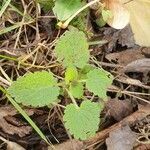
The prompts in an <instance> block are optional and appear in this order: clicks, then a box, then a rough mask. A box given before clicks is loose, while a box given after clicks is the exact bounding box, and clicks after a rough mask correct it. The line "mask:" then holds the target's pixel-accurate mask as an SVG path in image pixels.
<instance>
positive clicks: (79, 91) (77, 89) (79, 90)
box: [69, 83, 84, 99]
mask: <svg viewBox="0 0 150 150" xmlns="http://www.w3.org/2000/svg"><path fill="white" fill-rule="evenodd" d="M83 89H84V86H83V84H82V83H72V84H71V85H70V88H69V91H70V92H71V94H72V95H73V97H75V98H78V99H80V98H82V96H83V93H84V90H83Z"/></svg>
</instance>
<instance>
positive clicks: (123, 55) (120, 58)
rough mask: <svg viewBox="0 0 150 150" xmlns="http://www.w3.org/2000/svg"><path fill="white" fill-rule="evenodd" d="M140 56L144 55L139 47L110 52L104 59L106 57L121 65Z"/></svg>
mask: <svg viewBox="0 0 150 150" xmlns="http://www.w3.org/2000/svg"><path fill="white" fill-rule="evenodd" d="M140 58H144V55H143V54H142V52H141V49H140V48H135V49H127V50H125V51H122V52H117V53H111V54H108V55H106V59H108V60H109V61H115V62H117V63H118V64H119V65H121V66H126V65H128V64H129V63H130V62H132V61H135V60H137V59H140Z"/></svg>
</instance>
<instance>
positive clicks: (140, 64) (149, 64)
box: [124, 58, 150, 73]
mask: <svg viewBox="0 0 150 150" xmlns="http://www.w3.org/2000/svg"><path fill="white" fill-rule="evenodd" d="M149 71H150V59H149V58H143V59H137V60H135V61H132V62H131V63H129V64H128V65H126V66H125V67H124V72H126V73H127V72H142V73H148V72H149Z"/></svg>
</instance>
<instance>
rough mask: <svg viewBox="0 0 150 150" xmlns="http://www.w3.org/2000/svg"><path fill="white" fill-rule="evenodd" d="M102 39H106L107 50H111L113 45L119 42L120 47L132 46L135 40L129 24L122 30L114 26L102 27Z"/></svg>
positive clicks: (113, 47)
mask: <svg viewBox="0 0 150 150" xmlns="http://www.w3.org/2000/svg"><path fill="white" fill-rule="evenodd" d="M103 30H104V32H103V34H104V39H106V40H107V41H108V47H107V48H106V51H107V52H111V51H112V50H113V49H115V47H116V46H117V45H118V44H120V45H121V46H122V47H124V46H126V47H127V48H132V47H134V46H135V41H134V37H133V33H132V30H131V27H130V25H128V26H126V27H125V28H123V29H122V30H116V29H114V28H110V27H107V28H103Z"/></svg>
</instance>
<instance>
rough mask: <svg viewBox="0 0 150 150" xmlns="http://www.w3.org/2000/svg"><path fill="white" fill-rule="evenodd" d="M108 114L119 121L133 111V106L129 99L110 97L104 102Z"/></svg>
mask: <svg viewBox="0 0 150 150" xmlns="http://www.w3.org/2000/svg"><path fill="white" fill-rule="evenodd" d="M106 111H107V112H108V115H109V116H111V117H113V118H114V119H115V120H116V121H120V120H122V119H123V118H125V117H126V116H128V115H130V114H131V113H132V112H133V106H132V104H131V101H130V100H117V99H112V100H109V101H108V102H107V103H106Z"/></svg>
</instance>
